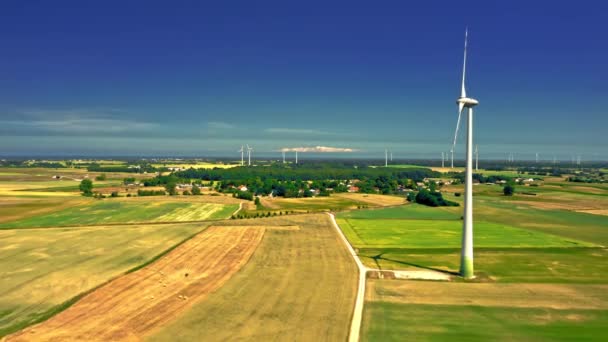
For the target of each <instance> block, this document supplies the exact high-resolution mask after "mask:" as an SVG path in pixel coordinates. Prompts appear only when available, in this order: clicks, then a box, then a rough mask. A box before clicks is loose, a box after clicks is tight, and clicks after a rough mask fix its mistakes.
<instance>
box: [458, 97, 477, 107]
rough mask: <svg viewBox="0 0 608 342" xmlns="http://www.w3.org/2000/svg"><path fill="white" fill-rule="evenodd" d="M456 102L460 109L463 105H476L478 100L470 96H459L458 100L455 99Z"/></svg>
mask: <svg viewBox="0 0 608 342" xmlns="http://www.w3.org/2000/svg"><path fill="white" fill-rule="evenodd" d="M456 103H457V104H458V107H460V110H462V108H463V107H467V108H471V107H475V106H477V105H478V104H479V101H477V100H475V99H472V98H470V97H459V98H458V100H456Z"/></svg>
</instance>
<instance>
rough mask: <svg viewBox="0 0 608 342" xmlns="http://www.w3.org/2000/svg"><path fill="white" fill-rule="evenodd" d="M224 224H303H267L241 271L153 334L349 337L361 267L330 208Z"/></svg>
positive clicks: (174, 337)
mask: <svg viewBox="0 0 608 342" xmlns="http://www.w3.org/2000/svg"><path fill="white" fill-rule="evenodd" d="M220 224H227V225H234V224H240V225H245V226H247V225H259V226H261V227H264V226H265V225H269V226H275V225H291V226H299V229H298V230H293V229H288V230H283V229H266V233H265V235H264V238H263V240H262V242H261V243H260V245H259V246H258V248H257V250H256V251H255V253H254V254H253V256H252V257H251V260H250V261H249V263H247V265H245V266H244V267H243V269H242V270H241V271H239V272H238V273H236V274H235V275H234V276H233V277H232V278H231V279H230V280H229V281H228V282H227V283H226V284H225V285H224V286H223V287H222V288H220V289H219V290H218V291H216V292H214V293H212V294H210V295H209V296H208V297H207V299H206V300H205V301H202V302H200V303H198V304H196V305H194V306H193V307H192V308H191V309H190V310H189V311H187V312H186V313H185V314H184V315H183V316H182V317H181V318H180V319H179V320H176V321H174V322H173V323H171V324H169V325H167V326H166V327H164V328H162V329H160V330H158V331H157V332H156V333H155V334H153V335H151V336H150V337H149V338H148V339H149V340H152V341H166V340H183V341H185V340H190V341H193V340H201V339H204V340H207V341H224V340H243V339H245V340H267V339H272V340H306V341H314V340H324V341H343V340H345V339H346V337H347V335H348V330H349V327H350V318H351V314H352V310H353V305H354V298H355V291H356V284H357V268H356V266H355V263H354V261H353V260H352V258H351V257H350V256H349V255H348V252H347V250H346V248H345V247H344V246H343V243H342V241H341V240H340V239H339V237H338V235H337V234H336V232H335V230H333V227H332V226H331V223H330V221H329V219H328V217H327V216H326V215H323V214H310V215H294V216H283V217H280V218H279V217H273V218H266V219H258V220H236V221H232V220H231V221H226V222H225V223H218V224H217V225H220Z"/></svg>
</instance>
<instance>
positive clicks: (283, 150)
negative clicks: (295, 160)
mask: <svg viewBox="0 0 608 342" xmlns="http://www.w3.org/2000/svg"><path fill="white" fill-rule="evenodd" d="M281 152H283V164H285V150H282V151H281Z"/></svg>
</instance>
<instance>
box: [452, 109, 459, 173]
mask: <svg viewBox="0 0 608 342" xmlns="http://www.w3.org/2000/svg"><path fill="white" fill-rule="evenodd" d="M458 119H459V122H460V115H459V116H458ZM456 133H457V134H458V125H456ZM454 140H456V138H454ZM454 145H456V142H455V141H454ZM454 145H452V149H451V150H450V152H451V153H452V169H453V168H454Z"/></svg>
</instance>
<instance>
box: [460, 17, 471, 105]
mask: <svg viewBox="0 0 608 342" xmlns="http://www.w3.org/2000/svg"><path fill="white" fill-rule="evenodd" d="M468 35H469V30H468V28H467V29H465V31H464V61H463V63H462V88H461V90H460V97H467V92H466V90H465V87H464V76H465V71H466V70H467V38H468Z"/></svg>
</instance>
